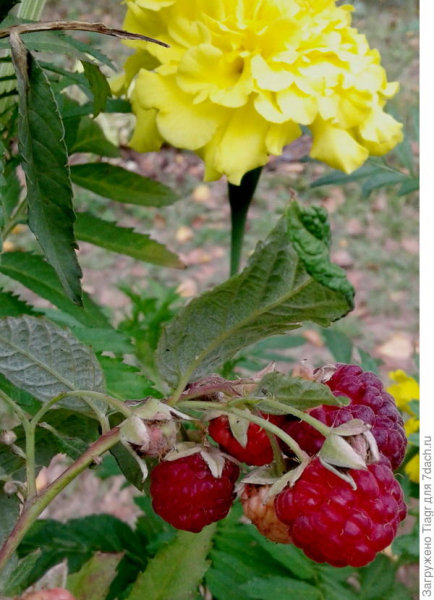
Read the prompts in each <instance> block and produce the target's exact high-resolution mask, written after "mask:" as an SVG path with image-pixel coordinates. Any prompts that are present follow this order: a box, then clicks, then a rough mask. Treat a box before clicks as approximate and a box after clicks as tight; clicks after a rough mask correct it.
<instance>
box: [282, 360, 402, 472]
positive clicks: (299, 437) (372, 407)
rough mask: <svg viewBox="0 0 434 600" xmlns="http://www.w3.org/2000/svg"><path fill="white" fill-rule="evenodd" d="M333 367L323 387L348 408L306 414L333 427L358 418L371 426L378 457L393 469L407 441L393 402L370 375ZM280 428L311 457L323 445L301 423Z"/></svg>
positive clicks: (327, 408)
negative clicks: (332, 371) (343, 398)
mask: <svg viewBox="0 0 434 600" xmlns="http://www.w3.org/2000/svg"><path fill="white" fill-rule="evenodd" d="M336 367H337V369H336V372H335V373H334V374H333V376H332V378H331V379H330V380H329V381H327V382H326V385H328V386H329V388H330V389H331V390H332V392H333V394H334V395H335V396H345V397H347V398H349V399H350V400H351V403H350V405H349V406H346V407H344V408H341V407H336V406H319V407H317V408H314V409H313V410H311V411H310V413H309V414H310V415H311V416H312V417H315V418H316V419H318V420H319V421H321V422H322V423H325V424H326V425H329V426H334V427H338V426H339V425H342V424H343V423H346V422H347V421H351V419H361V420H362V421H363V422H364V423H367V424H368V425H370V426H371V432H372V434H373V436H374V437H375V439H376V442H377V444H378V449H379V451H380V452H381V454H383V456H385V457H387V458H388V459H389V460H390V464H391V466H392V469H394V470H395V469H397V468H398V467H399V466H400V465H401V463H402V461H403V460H404V455H405V448H406V445H407V439H406V436H405V430H404V422H403V420H402V417H401V415H400V413H399V411H398V409H397V408H396V405H395V401H394V399H393V398H392V396H391V395H390V394H388V393H387V392H386V391H385V389H384V387H383V384H382V383H381V381H380V379H379V378H378V377H377V376H376V375H375V374H374V373H370V372H365V373H364V372H363V371H362V369H361V368H360V367H358V366H357V365H343V364H337V365H336ZM283 429H284V431H286V433H288V434H289V435H290V436H291V437H292V438H294V439H295V440H296V441H297V442H298V443H299V444H300V446H301V448H302V449H303V450H304V451H305V452H307V453H308V454H310V455H311V456H314V455H315V454H317V453H318V452H319V450H320V449H321V446H322V445H323V442H324V436H322V435H321V434H320V433H319V431H317V430H316V429H314V428H313V427H311V425H308V423H306V422H304V421H288V422H287V423H286V425H284V426H283ZM283 450H284V451H285V450H286V451H287V452H288V453H290V450H289V448H285V447H283Z"/></svg>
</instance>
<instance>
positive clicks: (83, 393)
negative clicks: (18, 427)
mask: <svg viewBox="0 0 434 600" xmlns="http://www.w3.org/2000/svg"><path fill="white" fill-rule="evenodd" d="M77 397H79V398H81V399H82V400H84V401H85V402H87V403H88V404H89V406H90V407H91V408H92V410H94V411H95V412H96V413H97V416H98V418H99V420H100V421H101V418H100V417H101V415H102V413H101V411H99V409H98V408H96V407H95V405H94V404H93V402H91V400H92V399H93V400H101V401H102V402H105V403H106V404H108V405H109V406H111V407H112V408H114V409H115V410H116V411H118V412H120V413H122V414H123V415H124V416H125V417H127V418H128V417H131V415H132V414H133V411H132V410H131V409H130V408H128V406H127V405H126V404H124V403H123V402H121V401H120V400H117V399H116V398H112V397H111V396H108V395H107V394H101V393H100V392H91V391H87V390H77V391H74V392H65V393H63V394H59V395H58V396H56V397H55V398H52V399H51V400H50V401H49V402H47V404H44V406H42V408H41V409H40V410H39V411H38V412H37V413H36V415H35V416H34V417H33V419H32V425H33V426H36V425H37V424H38V423H39V421H40V420H41V419H42V417H43V416H44V415H45V413H46V412H48V411H49V410H50V408H52V406H53V405H54V404H56V403H57V402H60V401H61V400H64V399H65V398H77ZM103 417H104V419H105V416H104V415H103Z"/></svg>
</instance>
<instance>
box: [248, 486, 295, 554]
mask: <svg viewBox="0 0 434 600" xmlns="http://www.w3.org/2000/svg"><path fill="white" fill-rule="evenodd" d="M269 489H270V486H269V485H251V484H247V485H245V486H244V489H243V492H242V494H241V498H240V500H241V504H242V505H243V511H244V514H245V515H246V517H247V518H248V519H250V520H251V521H252V523H253V524H254V525H255V526H256V528H257V529H258V531H259V533H261V534H262V535H263V536H264V537H266V538H268V539H269V540H271V541H272V542H277V543H278V544H290V543H291V542H292V540H291V536H290V535H289V530H288V526H287V525H284V523H282V521H279V519H278V518H277V515H276V510H275V508H274V497H272V498H269V499H268V500H267V501H266V500H265V497H266V495H267V493H268V490H269Z"/></svg>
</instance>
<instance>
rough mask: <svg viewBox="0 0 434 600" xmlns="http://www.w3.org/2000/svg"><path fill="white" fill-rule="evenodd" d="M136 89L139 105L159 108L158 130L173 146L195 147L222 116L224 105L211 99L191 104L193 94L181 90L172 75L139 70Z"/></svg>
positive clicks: (208, 139) (204, 139)
mask: <svg viewBox="0 0 434 600" xmlns="http://www.w3.org/2000/svg"><path fill="white" fill-rule="evenodd" d="M136 90H137V99H138V102H139V104H140V106H141V107H142V108H148V109H149V108H156V109H158V111H159V112H158V115H157V126H158V130H159V131H160V134H161V135H162V136H163V138H164V139H165V140H167V141H168V142H169V143H170V144H172V145H173V146H176V147H180V148H186V149H187V150H198V149H199V148H201V147H202V146H205V144H207V143H208V142H209V141H210V140H211V138H212V136H213V135H214V133H215V131H216V129H217V127H218V126H219V124H220V123H221V122H222V120H223V119H224V117H225V109H222V108H221V107H218V106H216V105H215V104H212V103H211V102H204V103H202V104H199V105H194V104H193V99H194V97H193V96H191V95H190V94H186V93H185V92H183V91H182V90H180V89H179V87H178V86H177V85H176V82H175V80H174V78H170V77H162V76H161V75H159V74H158V73H150V72H149V71H140V73H139V76H138V78H137V84H136Z"/></svg>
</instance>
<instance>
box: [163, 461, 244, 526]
mask: <svg viewBox="0 0 434 600" xmlns="http://www.w3.org/2000/svg"><path fill="white" fill-rule="evenodd" d="M239 472H240V470H239V468H238V467H237V465H236V464H234V463H233V462H232V461H230V460H227V459H225V466H224V468H223V473H222V476H221V477H218V478H216V477H213V475H212V473H211V471H210V469H209V467H208V465H207V463H206V462H205V460H204V458H203V457H202V456H201V454H200V453H197V454H191V455H190V456H185V457H183V458H178V459H176V460H171V461H162V462H160V464H159V465H157V466H156V467H155V469H153V471H152V473H151V496H152V506H153V507H154V510H155V512H156V513H157V515H160V517H162V518H163V519H164V520H165V521H167V522H168V523H170V524H171V525H173V526H174V527H176V528H177V529H184V530H185V531H192V532H193V533H198V532H199V531H201V530H202V529H203V528H204V527H205V526H206V525H209V524H210V523H214V521H219V520H220V519H223V518H224V517H225V516H226V515H227V514H228V512H229V509H230V508H231V506H232V503H233V501H234V499H235V493H234V487H235V482H236V480H237V478H238V475H239Z"/></svg>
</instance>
